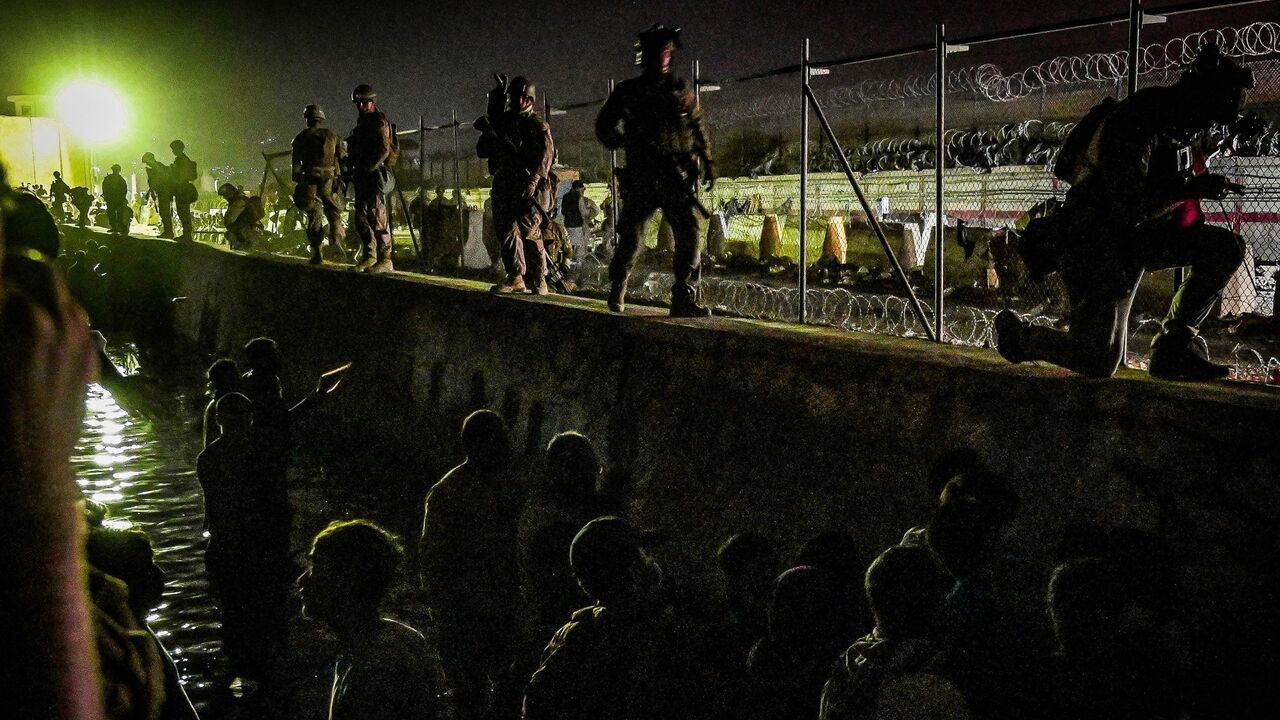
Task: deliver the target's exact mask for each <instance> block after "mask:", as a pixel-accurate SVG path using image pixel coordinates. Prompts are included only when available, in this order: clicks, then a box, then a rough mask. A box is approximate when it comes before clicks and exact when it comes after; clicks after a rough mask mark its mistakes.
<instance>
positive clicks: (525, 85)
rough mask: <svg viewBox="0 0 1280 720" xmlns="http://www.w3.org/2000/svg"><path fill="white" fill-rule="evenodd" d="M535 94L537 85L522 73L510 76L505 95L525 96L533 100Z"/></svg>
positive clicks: (535, 96)
mask: <svg viewBox="0 0 1280 720" xmlns="http://www.w3.org/2000/svg"><path fill="white" fill-rule="evenodd" d="M537 96H538V88H537V86H535V85H534V84H533V83H532V82H530V81H529V78H527V77H525V76H523V75H517V76H515V77H513V78H511V82H510V83H508V84H507V97H527V98H529V99H530V100H534V99H536V98H537Z"/></svg>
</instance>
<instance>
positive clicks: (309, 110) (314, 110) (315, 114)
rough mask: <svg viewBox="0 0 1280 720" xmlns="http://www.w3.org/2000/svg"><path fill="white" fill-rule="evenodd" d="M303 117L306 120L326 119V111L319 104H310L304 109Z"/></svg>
mask: <svg viewBox="0 0 1280 720" xmlns="http://www.w3.org/2000/svg"><path fill="white" fill-rule="evenodd" d="M302 117H303V119H305V120H324V119H325V117H324V111H323V110H321V109H320V106H319V105H308V106H306V107H305V108H303V109H302Z"/></svg>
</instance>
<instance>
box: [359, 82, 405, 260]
mask: <svg viewBox="0 0 1280 720" xmlns="http://www.w3.org/2000/svg"><path fill="white" fill-rule="evenodd" d="M351 102H352V103H353V104H354V105H355V106H356V111H357V112H359V116H358V117H357V119H356V126H355V129H353V130H352V131H351V135H350V136H348V137H347V174H348V175H349V176H350V179H351V182H352V184H353V185H355V191H356V204H355V210H354V213H353V215H354V217H353V220H352V222H353V223H354V224H355V230H356V233H358V234H359V235H360V242H361V249H360V257H359V259H358V260H357V262H356V269H357V270H362V271H364V272H369V273H384V272H392V271H393V270H395V266H394V265H392V262H391V226H390V223H389V222H388V219H387V201H386V196H387V194H388V193H390V192H391V191H392V190H393V189H394V188H395V176H393V175H392V174H391V168H392V167H393V166H394V165H395V161H396V156H397V154H398V143H397V141H396V133H395V128H394V127H393V126H392V125H391V121H390V120H388V119H387V116H386V115H384V114H383V113H382V112H381V111H380V110H378V95H377V93H375V92H374V91H373V88H371V87H369V86H368V85H359V86H357V87H356V89H355V90H353V91H352V93H351Z"/></svg>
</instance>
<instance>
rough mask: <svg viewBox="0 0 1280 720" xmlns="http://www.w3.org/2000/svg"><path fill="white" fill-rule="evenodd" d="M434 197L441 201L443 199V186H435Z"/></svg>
mask: <svg viewBox="0 0 1280 720" xmlns="http://www.w3.org/2000/svg"><path fill="white" fill-rule="evenodd" d="M436 197H438V198H441V199H443V198H444V186H443V185H437V186H436Z"/></svg>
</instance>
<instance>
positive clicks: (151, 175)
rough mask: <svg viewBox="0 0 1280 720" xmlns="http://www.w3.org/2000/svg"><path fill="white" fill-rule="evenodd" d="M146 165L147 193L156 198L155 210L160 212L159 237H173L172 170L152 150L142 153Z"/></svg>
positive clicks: (143, 162)
mask: <svg viewBox="0 0 1280 720" xmlns="http://www.w3.org/2000/svg"><path fill="white" fill-rule="evenodd" d="M142 164H143V165H146V166H147V193H148V194H149V195H154V196H155V199H156V212H158V213H159V214H160V237H162V238H171V237H173V188H174V182H173V172H172V170H171V168H170V167H169V166H168V165H165V164H164V163H162V162H160V161H159V160H157V159H156V154H155V153H152V152H148V153H144V154H143V155H142Z"/></svg>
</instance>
